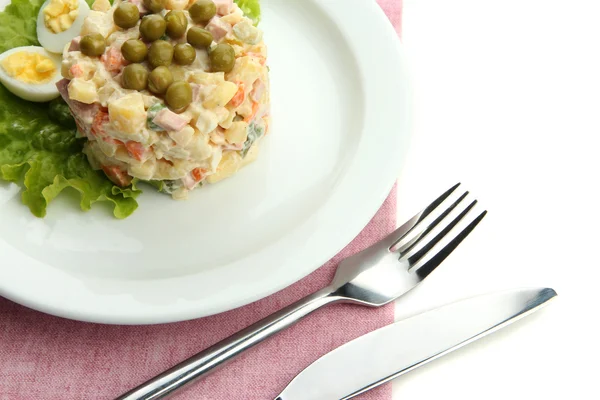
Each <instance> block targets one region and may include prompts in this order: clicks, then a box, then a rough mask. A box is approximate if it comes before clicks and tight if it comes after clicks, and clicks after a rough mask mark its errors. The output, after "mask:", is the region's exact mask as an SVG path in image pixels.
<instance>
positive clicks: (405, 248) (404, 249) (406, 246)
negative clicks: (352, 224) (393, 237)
mask: <svg viewBox="0 0 600 400" xmlns="http://www.w3.org/2000/svg"><path fill="white" fill-rule="evenodd" d="M468 195H469V192H464V193H463V194H462V195H461V196H460V197H459V198H458V199H457V200H456V201H455V202H454V203H452V204H451V205H450V206H449V207H448V208H446V209H445V210H444V211H443V212H442V213H441V214H440V215H439V216H438V217H437V218H436V219H435V220H434V221H433V222H431V223H430V224H429V225H427V226H426V227H425V229H423V230H422V231H421V232H419V233H417V234H416V235H414V237H413V238H411V239H410V240H409V241H407V242H406V243H402V245H400V243H401V242H402V241H403V240H404V239H406V238H407V237H408V236H409V234H408V233H407V234H406V235H405V236H404V237H402V238H400V239H398V241H397V242H396V243H394V244H393V245H392V246H391V247H390V250H393V251H396V252H398V253H400V254H406V253H408V252H409V251H410V250H412V248H413V247H414V246H415V245H416V244H417V243H419V241H420V239H422V238H423V237H425V236H426V235H427V234H428V233H429V232H431V231H432V230H433V229H435V227H436V226H438V225H439V224H440V222H442V221H443V220H444V218H446V217H447V216H448V214H450V213H451V212H452V211H453V210H454V209H455V208H456V207H457V206H458V205H459V204H460V203H461V202H462V201H463V200H464V199H465V198H466V197H467V196H468ZM415 229H416V227H415ZM413 230H414V229H413ZM411 232H412V231H411Z"/></svg>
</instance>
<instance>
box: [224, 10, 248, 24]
mask: <svg viewBox="0 0 600 400" xmlns="http://www.w3.org/2000/svg"><path fill="white" fill-rule="evenodd" d="M243 16H244V13H243V12H242V10H240V9H239V8H236V10H235V11H234V12H232V13H231V14H227V15H224V16H222V17H221V21H223V22H227V23H228V24H229V25H235V24H237V23H238V22H240V21H241V20H242V17H243Z"/></svg>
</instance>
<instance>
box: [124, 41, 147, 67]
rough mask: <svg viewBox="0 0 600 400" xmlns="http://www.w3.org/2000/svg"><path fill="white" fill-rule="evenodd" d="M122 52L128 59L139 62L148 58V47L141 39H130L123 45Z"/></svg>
mask: <svg viewBox="0 0 600 400" xmlns="http://www.w3.org/2000/svg"><path fill="white" fill-rule="evenodd" d="M121 53H123V57H124V58H125V59H126V60H127V61H129V62H133V63H139V62H142V61H144V59H145V58H146V55H147V54H148V47H147V46H146V44H145V43H144V42H142V41H141V40H137V39H129V40H128V41H126V42H125V43H123V45H122V46H121Z"/></svg>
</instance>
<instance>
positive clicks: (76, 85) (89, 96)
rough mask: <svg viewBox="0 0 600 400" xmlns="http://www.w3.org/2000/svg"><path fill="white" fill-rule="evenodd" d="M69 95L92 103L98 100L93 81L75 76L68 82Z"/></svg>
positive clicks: (73, 98) (82, 101) (80, 100)
mask: <svg viewBox="0 0 600 400" xmlns="http://www.w3.org/2000/svg"><path fill="white" fill-rule="evenodd" d="M68 91H69V97H70V98H71V99H72V100H77V101H79V102H81V103H85V104H92V103H95V102H96V101H98V91H97V89H96V85H94V82H91V81H85V80H83V79H81V78H75V79H73V80H72V81H71V82H69V87H68Z"/></svg>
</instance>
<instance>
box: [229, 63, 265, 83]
mask: <svg viewBox="0 0 600 400" xmlns="http://www.w3.org/2000/svg"><path fill="white" fill-rule="evenodd" d="M263 68H264V67H263V66H262V65H260V63H258V62H257V61H256V60H254V59H253V58H252V57H240V58H238V59H237V61H236V62H235V66H234V67H233V70H232V71H231V72H230V73H229V75H228V76H227V79H228V80H230V81H237V82H244V84H245V85H246V87H251V86H252V84H253V83H254V81H256V80H257V79H258V78H259V77H260V75H261V74H262V72H263Z"/></svg>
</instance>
